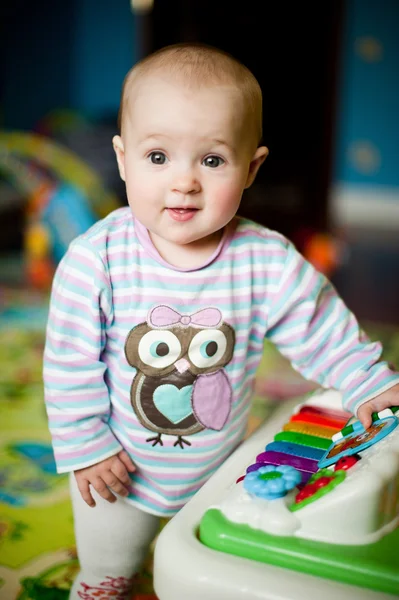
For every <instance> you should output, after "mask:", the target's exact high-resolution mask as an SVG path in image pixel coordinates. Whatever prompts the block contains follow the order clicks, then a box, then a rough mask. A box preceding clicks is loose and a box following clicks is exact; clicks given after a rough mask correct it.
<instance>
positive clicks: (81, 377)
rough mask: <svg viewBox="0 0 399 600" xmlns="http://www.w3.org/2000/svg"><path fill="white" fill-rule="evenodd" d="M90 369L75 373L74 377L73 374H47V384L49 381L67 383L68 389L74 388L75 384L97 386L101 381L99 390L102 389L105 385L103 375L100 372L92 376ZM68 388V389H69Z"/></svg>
mask: <svg viewBox="0 0 399 600" xmlns="http://www.w3.org/2000/svg"><path fill="white" fill-rule="evenodd" d="M88 373H89V371H85V372H84V373H74V375H73V377H72V376H65V375H64V376H58V375H53V374H49V373H47V374H46V384H47V385H48V384H49V383H53V384H61V385H67V386H68V390H73V389H74V386H76V385H77V386H79V387H80V386H82V385H85V386H89V385H95V386H97V385H98V384H99V383H100V384H102V385H100V386H99V390H101V388H102V386H103V381H104V380H103V375H102V374H99V375H93V376H90V375H89V374H88ZM68 390H66V391H68ZM60 393H62V391H61V392H60Z"/></svg>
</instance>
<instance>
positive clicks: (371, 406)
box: [357, 383, 399, 429]
mask: <svg viewBox="0 0 399 600" xmlns="http://www.w3.org/2000/svg"><path fill="white" fill-rule="evenodd" d="M398 405H399V383H397V384H396V385H394V386H393V387H391V388H389V390H386V391H385V392H382V394H380V395H379V396H376V397H375V398H372V399H371V400H369V401H368V402H365V403H364V404H362V405H361V406H360V408H359V410H358V411H357V418H358V419H359V421H361V423H362V425H363V426H364V428H365V429H367V428H368V427H370V425H371V415H372V413H373V412H380V411H381V410H384V408H390V407H391V406H398Z"/></svg>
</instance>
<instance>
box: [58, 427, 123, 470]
mask: <svg viewBox="0 0 399 600" xmlns="http://www.w3.org/2000/svg"><path fill="white" fill-rule="evenodd" d="M110 442H113V443H115V444H116V443H117V442H116V440H115V438H114V437H113V435H112V434H111V433H110V434H109V436H107V437H106V439H105V440H104V441H101V442H88V441H87V442H86V443H85V445H84V449H85V452H82V448H79V449H77V450H74V451H73V452H65V453H64V452H61V449H60V448H54V455H55V457H56V459H57V460H59V461H60V462H65V461H68V460H69V461H71V462H72V463H75V462H80V463H81V462H84V457H85V455H87V454H91V453H95V452H98V454H99V455H100V456H101V450H103V449H104V448H107V447H108V446H109V444H110ZM77 459H78V460H77ZM99 460H101V459H100V458H99Z"/></svg>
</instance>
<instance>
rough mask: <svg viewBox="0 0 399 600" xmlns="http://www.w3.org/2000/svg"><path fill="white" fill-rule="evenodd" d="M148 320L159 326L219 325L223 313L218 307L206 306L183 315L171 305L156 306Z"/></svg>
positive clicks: (151, 323)
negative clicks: (190, 313)
mask: <svg viewBox="0 0 399 600" xmlns="http://www.w3.org/2000/svg"><path fill="white" fill-rule="evenodd" d="M148 321H149V323H150V325H152V326H153V327H158V328H161V327H171V326H172V325H183V326H184V327H188V326H189V325H193V326H194V327H205V328H207V327H217V326H218V325H219V324H220V323H221V321H222V313H221V312H220V310H219V309H217V308H204V309H202V310H199V311H198V312H196V313H193V314H192V315H181V314H180V313H179V312H177V310H174V309H173V308H170V306H156V307H155V308H153V309H152V311H151V312H150V314H149V316H148Z"/></svg>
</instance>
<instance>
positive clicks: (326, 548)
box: [199, 509, 399, 596]
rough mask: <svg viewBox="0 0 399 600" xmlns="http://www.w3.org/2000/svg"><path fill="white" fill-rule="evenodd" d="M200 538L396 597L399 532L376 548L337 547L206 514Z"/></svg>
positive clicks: (210, 512) (213, 511)
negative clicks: (276, 533)
mask: <svg viewBox="0 0 399 600" xmlns="http://www.w3.org/2000/svg"><path fill="white" fill-rule="evenodd" d="M199 538H200V540H201V542H202V543H203V544H204V545H206V546H208V547H210V548H213V549H215V550H220V551H222V552H227V553H228V554H235V555H236V556H242V557H244V558H250V559H253V560H257V561H259V562H264V563H269V564H271V565H275V566H278V567H285V568H287V569H293V570H295V571H301V572H303V573H307V574H309V575H317V576H319V577H324V578H326V579H334V580H336V581H341V582H343V583H349V584H352V585H357V586H360V587H366V588H369V589H372V590H377V591H380V592H385V593H387V594H393V595H395V596H399V551H398V549H399V528H396V529H395V530H394V531H393V532H392V533H390V534H389V535H386V536H385V537H383V538H382V539H381V540H379V541H378V542H376V543H374V544H369V545H365V546H338V545H335V544H326V543H323V542H314V541H311V540H304V539H302V538H298V537H294V536H289V537H283V536H276V535H269V534H267V533H264V532H263V531H259V530H256V529H252V528H251V527H249V526H248V525H239V524H236V523H232V522H231V521H228V520H227V519H226V518H225V517H224V515H223V514H222V513H221V512H220V511H219V510H217V509H209V510H207V511H206V513H205V514H204V516H203V517H202V520H201V523H200V528H199Z"/></svg>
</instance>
